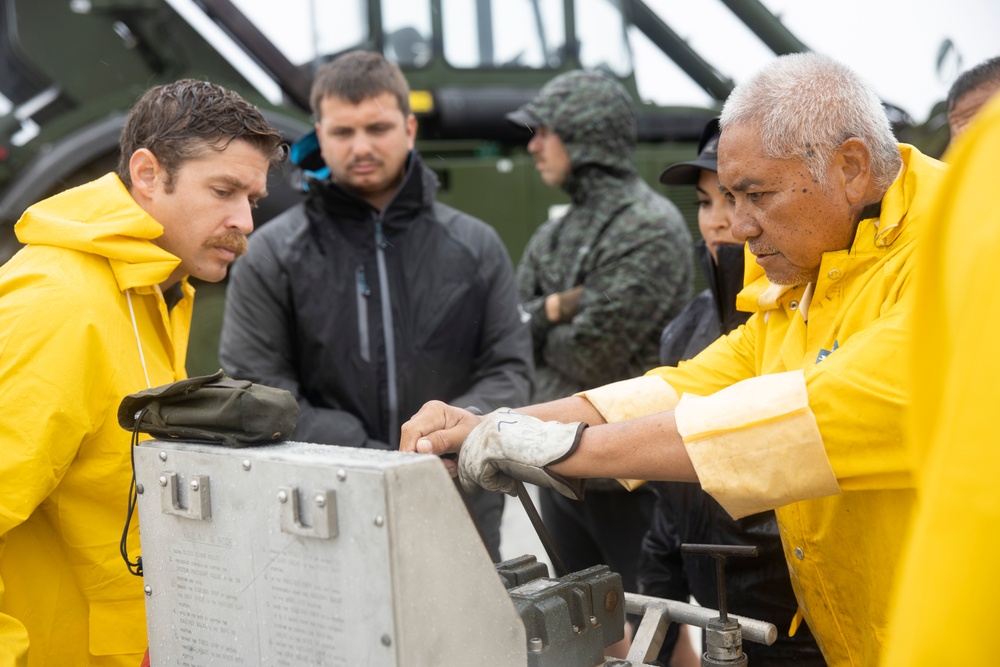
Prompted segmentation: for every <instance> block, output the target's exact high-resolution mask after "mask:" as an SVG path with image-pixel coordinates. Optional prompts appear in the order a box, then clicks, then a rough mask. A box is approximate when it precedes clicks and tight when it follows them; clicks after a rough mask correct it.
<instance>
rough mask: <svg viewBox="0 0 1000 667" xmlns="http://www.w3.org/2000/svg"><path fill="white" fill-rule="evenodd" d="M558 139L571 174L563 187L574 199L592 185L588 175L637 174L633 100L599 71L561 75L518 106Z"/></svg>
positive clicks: (617, 175) (623, 89) (618, 176)
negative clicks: (531, 98) (570, 165)
mask: <svg viewBox="0 0 1000 667" xmlns="http://www.w3.org/2000/svg"><path fill="white" fill-rule="evenodd" d="M523 110H524V111H525V112H527V113H528V114H530V115H531V116H533V117H535V118H536V119H537V120H538V122H539V123H540V124H542V125H546V126H547V127H548V128H549V129H550V130H552V131H553V132H555V133H556V135H557V136H558V137H559V138H560V139H561V140H562V142H563V144H564V145H565V147H566V152H567V153H568V154H569V159H570V163H571V164H572V166H573V168H572V172H571V173H570V174H569V176H568V177H567V178H566V181H565V182H564V183H563V185H562V188H563V190H565V191H566V192H567V193H569V195H570V197H572V199H573V202H574V203H579V202H581V201H583V199H584V198H585V195H586V193H587V192H588V191H589V190H590V189H591V187H590V186H592V185H593V184H592V183H589V181H591V180H592V176H591V174H594V173H595V172H596V173H604V174H609V175H611V176H613V177H615V178H616V179H617V178H623V177H627V176H635V175H637V174H638V172H637V170H636V166H635V153H634V151H635V141H636V126H635V116H634V109H633V105H632V98H631V96H630V95H629V94H628V91H626V90H625V88H623V87H622V86H621V84H619V83H618V82H617V81H615V80H614V79H612V78H610V77H608V76H606V75H604V74H602V73H600V72H585V71H580V70H576V71H572V72H567V73H565V74H561V75H560V76H557V77H556V78H554V79H552V80H551V81H549V82H548V83H547V84H545V86H544V87H543V88H542V90H541V92H540V93H539V95H538V97H537V98H536V99H535V100H533V101H532V102H529V103H528V104H526V105H525V106H524V107H523Z"/></svg>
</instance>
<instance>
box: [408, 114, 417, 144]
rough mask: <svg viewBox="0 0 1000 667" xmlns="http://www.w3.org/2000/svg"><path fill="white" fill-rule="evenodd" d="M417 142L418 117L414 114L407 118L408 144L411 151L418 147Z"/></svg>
mask: <svg viewBox="0 0 1000 667" xmlns="http://www.w3.org/2000/svg"><path fill="white" fill-rule="evenodd" d="M416 141H417V117H416V116H414V115H413V114H412V113H411V114H409V115H408V116H407V117H406V143H407V145H408V146H409V148H410V150H413V147H414V146H415V145H416Z"/></svg>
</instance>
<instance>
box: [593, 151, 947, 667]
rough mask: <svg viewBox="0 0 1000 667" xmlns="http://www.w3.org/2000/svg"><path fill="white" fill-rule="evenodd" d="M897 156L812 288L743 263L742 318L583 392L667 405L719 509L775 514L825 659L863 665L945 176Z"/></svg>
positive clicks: (881, 601) (612, 414) (885, 563)
mask: <svg viewBox="0 0 1000 667" xmlns="http://www.w3.org/2000/svg"><path fill="white" fill-rule="evenodd" d="M900 151H901V153H902V157H903V170H902V173H901V174H900V175H899V177H898V178H897V179H896V181H895V182H894V183H893V184H892V185H891V186H890V188H889V190H888V191H887V192H886V194H885V196H884V197H883V198H882V202H881V212H880V214H879V217H877V218H871V219H866V220H862V221H861V222H860V224H859V225H858V228H857V232H856V234H855V239H854V243H853V245H852V246H851V248H850V249H848V250H842V251H838V252H829V253H826V254H825V255H824V256H823V259H822V263H821V265H820V270H819V277H818V279H817V281H816V282H815V283H814V284H810V285H809V286H797V287H791V286H781V285H772V284H771V283H770V282H769V281H768V280H767V278H766V277H765V276H764V275H763V272H762V271H760V270H759V268H758V267H757V265H756V263H754V262H753V259H752V257H751V258H750V259H749V260H748V265H749V266H748V271H747V275H748V280H749V281H750V282H748V284H747V285H746V287H745V288H744V290H743V292H741V293H740V296H739V300H738V303H739V304H740V306H741V309H747V310H752V311H753V314H752V315H751V316H750V319H749V320H748V321H747V323H746V324H745V325H743V326H741V327H740V328H738V329H736V330H735V331H733V332H732V333H731V334H729V335H728V336H725V337H723V338H720V339H719V340H717V341H716V342H715V343H713V344H712V345H711V346H709V347H708V348H707V349H706V350H705V351H703V352H702V353H701V354H699V355H698V356H697V357H695V358H694V359H692V360H691V361H689V362H686V363H685V362H682V363H681V364H680V365H679V367H678V368H666V367H665V368H659V369H655V370H653V371H650V373H649V374H647V375H646V376H644V377H642V378H637V379H635V380H629V381H627V382H626V383H619V385H618V386H615V385H608V386H607V387H602V388H598V389H595V390H591V391H588V392H586V393H585V394H584V395H585V396H586V397H587V399H589V400H590V402H591V403H593V404H594V406H595V407H596V408H597V409H598V410H599V411H600V412H601V413H602V415H604V417H605V419H607V420H608V421H620V420H621V419H626V418H630V417H635V416H641V415H642V414H652V413H655V412H658V411H662V410H669V409H673V408H674V407H675V406H676V410H675V412H674V416H675V418H676V422H677V428H678V431H679V432H680V434H681V435H682V436H683V438H684V444H685V446H686V448H687V451H688V454H689V455H690V457H691V461H692V463H693V464H694V467H695V470H696V471H697V473H698V477H699V480H700V481H701V484H702V487H703V488H704V489H705V490H706V491H707V492H708V493H710V494H711V495H712V496H713V497H714V498H715V499H716V500H718V501H719V503H720V504H721V505H722V506H723V507H725V508H726V510H727V511H729V513H730V514H732V515H733V516H734V517H740V516H746V515H748V514H752V513H755V512H760V511H763V510H766V509H775V510H776V513H777V516H778V524H779V529H780V531H781V538H782V543H783V545H784V549H785V557H786V560H787V561H788V566H789V572H790V574H791V579H792V586H793V588H794V589H795V594H796V597H797V598H798V601H799V606H800V609H801V611H802V614H803V616H804V617H805V619H806V621H807V622H808V623H809V626H810V628H811V629H812V631H813V635H814V636H815V637H816V640H817V642H818V643H819V645H820V648H821V649H822V650H823V655H824V657H825V658H826V660H827V662H828V663H829V664H830V665H833V666H839V665H858V666H867V665H874V664H877V661H878V656H879V651H880V647H881V645H882V643H883V641H884V640H885V632H886V624H887V606H888V599H889V594H890V586H891V580H892V576H893V574H894V572H895V570H896V566H897V564H898V561H899V558H900V545H901V544H902V543H903V539H904V535H905V532H906V527H907V522H908V520H909V516H910V511H911V508H912V505H913V501H914V493H913V481H914V480H913V479H912V475H911V469H910V466H909V461H908V458H907V455H906V449H905V447H904V441H903V419H904V409H905V407H906V405H907V403H908V401H909V396H910V387H911V383H910V380H909V365H908V361H909V359H908V357H907V352H908V350H909V347H908V345H907V340H908V338H909V336H910V335H911V328H910V327H911V322H912V316H913V313H914V311H915V309H916V308H917V295H916V292H915V290H914V278H915V267H914V258H915V252H914V250H915V248H916V247H917V242H918V240H919V237H920V235H921V234H922V233H923V232H921V229H926V228H927V227H931V226H933V225H934V224H935V221H934V220H933V219H931V218H930V210H931V208H930V207H931V201H932V198H933V195H934V193H935V192H936V190H937V189H938V184H939V183H940V182H941V181H942V180H943V178H944V176H945V173H946V172H945V166H944V165H943V164H942V163H940V162H938V161H937V160H934V159H931V158H928V157H925V156H924V155H922V154H921V153H920V152H919V151H917V150H916V149H915V148H913V147H911V146H907V145H901V146H900ZM629 383H633V385H632V388H631V389H630V388H629V387H628V386H627V385H628V384H629ZM678 397H680V400H679V402H678ZM733 611H734V612H737V613H738V612H739V610H738V609H734V610H733ZM789 620H791V619H789ZM786 630H787V629H786V628H779V631H786Z"/></svg>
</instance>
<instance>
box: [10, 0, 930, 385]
mask: <svg viewBox="0 0 1000 667" xmlns="http://www.w3.org/2000/svg"><path fill="white" fill-rule="evenodd" d="M722 1H723V2H724V4H725V5H726V6H727V7H729V8H730V9H731V10H732V11H733V13H734V14H736V16H737V17H738V18H739V19H740V20H741V21H742V22H743V23H744V24H745V25H746V26H747V27H748V28H749V29H750V30H752V31H753V32H754V33H755V34H757V35H758V36H759V37H760V38H761V39H762V41H764V43H765V44H766V45H767V46H768V47H770V48H771V49H772V50H773V51H774V52H775V53H776V54H783V53H790V52H797V51H804V50H808V47H807V46H806V45H805V44H803V43H802V42H801V41H799V40H798V39H797V38H796V37H795V36H794V35H792V34H791V33H790V32H789V31H788V30H787V29H786V28H785V27H784V26H783V25H782V24H781V22H780V21H779V20H778V19H777V18H776V17H775V16H774V15H773V14H771V13H770V12H769V11H768V10H767V8H766V7H764V5H762V4H761V3H760V2H759V0H722ZM633 29H637V30H638V31H640V32H641V33H642V34H644V35H645V36H646V37H647V38H648V39H649V40H650V41H651V42H652V43H653V44H654V45H656V46H657V47H659V48H660V49H661V50H662V51H663V52H664V53H665V54H666V55H667V56H669V57H670V58H671V59H672V60H673V61H674V62H675V63H677V65H678V66H679V67H680V69H681V70H683V71H684V72H685V73H687V74H688V75H689V76H690V77H691V79H692V80H694V81H695V82H696V83H697V84H698V85H699V86H701V87H702V88H703V89H704V90H705V91H706V92H707V93H708V95H709V97H710V98H711V99H712V100H714V103H711V104H709V105H706V106H704V107H690V106H659V105H654V104H650V103H646V102H643V101H641V100H640V97H639V93H638V88H637V84H636V77H635V70H634V63H633V57H632V53H633V51H632V48H631V45H630V43H629V33H630V30H633ZM358 48H362V49H372V50H377V51H380V52H382V53H384V54H385V55H386V56H387V57H388V58H389V59H391V60H393V61H395V62H397V63H399V64H400V66H401V67H402V68H403V69H404V71H405V73H406V76H407V78H408V80H409V81H410V84H411V86H412V88H413V94H412V105H413V108H414V111H415V113H416V114H417V117H418V119H419V128H420V129H419V133H418V148H419V150H420V151H421V152H422V154H423V155H424V156H425V158H426V161H427V163H428V164H429V165H430V166H431V167H432V168H433V169H435V171H436V172H437V174H438V177H439V179H440V181H441V190H440V195H439V196H440V199H441V200H442V201H444V202H446V203H449V204H452V205H454V206H456V207H458V208H460V209H462V210H465V211H467V212H469V213H471V214H473V215H476V216H478V217H480V218H482V219H484V220H486V221H487V222H489V223H491V224H492V225H494V226H495V227H496V228H497V230H498V231H499V233H500V235H501V237H502V238H503V239H504V241H505V242H506V244H507V246H508V248H509V250H510V254H511V257H512V259H513V260H514V261H517V259H518V258H519V256H520V254H521V251H522V250H523V247H524V245H525V243H526V242H527V240H528V238H529V237H530V235H531V233H532V232H533V231H534V229H535V228H536V227H537V225H538V224H540V223H541V222H542V221H544V220H545V219H546V218H547V217H548V215H549V210H550V207H551V206H553V205H557V204H560V203H564V202H565V201H566V199H565V197H564V196H563V195H562V193H560V192H558V191H556V190H553V189H552V188H549V187H547V186H545V185H544V184H543V183H542V182H541V180H540V179H539V178H538V177H537V175H536V174H535V170H534V168H533V165H532V161H531V159H530V157H529V156H528V155H527V154H526V152H525V143H526V141H527V139H528V138H529V135H528V134H527V132H525V131H523V130H520V129H519V128H516V127H514V126H513V125H511V124H510V123H508V122H507V121H506V120H505V119H504V113H505V112H507V111H511V110H513V109H515V108H516V107H518V106H519V105H520V104H522V103H524V102H525V101H527V100H529V99H531V98H532V97H533V96H534V95H535V94H536V93H537V91H538V89H539V88H540V87H541V86H542V85H543V84H544V83H545V82H546V81H548V80H549V79H551V78H552V77H553V76H555V75H556V74H558V73H560V72H563V71H567V70H570V69H576V68H581V67H582V68H601V69H603V70H606V71H608V72H610V73H612V74H613V75H615V76H616V77H617V78H618V79H619V80H620V81H621V82H622V83H623V84H624V85H625V87H626V88H627V89H628V90H629V91H630V92H631V93H632V95H633V96H634V98H635V100H636V108H637V116H638V128H639V148H638V161H639V167H640V172H641V173H642V175H643V176H644V177H645V178H646V179H647V181H649V182H651V183H656V181H657V176H658V174H659V172H660V171H661V170H662V168H663V166H664V165H666V164H668V163H670V162H674V161H678V160H683V159H689V158H690V157H692V156H693V154H694V151H695V145H696V142H697V140H698V137H699V136H700V133H701V129H702V127H703V126H704V123H705V121H706V120H707V119H708V118H709V117H711V116H712V115H715V114H716V113H717V112H718V110H719V108H720V107H721V103H722V101H723V100H724V99H725V98H726V96H727V95H728V94H729V92H730V91H731V90H732V87H733V83H732V81H730V80H729V79H728V78H727V77H725V76H724V75H722V74H721V73H720V72H719V71H717V70H716V69H715V68H714V67H713V66H712V65H710V64H709V63H707V62H706V61H705V60H704V59H703V58H702V57H701V56H700V55H699V54H698V53H696V52H695V51H694V50H693V49H692V48H691V47H690V46H689V45H688V44H687V42H686V41H685V40H683V39H682V38H681V37H680V36H679V35H677V33H675V32H674V31H673V30H671V28H670V27H669V26H668V25H667V24H666V23H664V22H663V21H662V20H661V19H660V18H659V17H658V16H657V15H656V13H655V12H653V11H652V10H651V9H650V8H649V7H648V6H647V5H646V4H645V3H644V2H643V1H642V0H349V1H342V2H336V3H333V2H315V1H312V2H308V3H301V2H300V3H298V4H296V3H294V2H286V3H272V2H264V1H263V0H0V53H2V63H3V64H2V68H0V261H5V260H6V259H7V258H8V257H9V256H10V255H12V254H13V252H15V251H16V249H17V242H16V240H15V238H14V235H13V224H14V222H16V220H17V219H18V217H19V216H20V215H21V213H22V212H23V211H24V209H25V208H26V207H27V206H29V205H30V204H32V203H33V202H35V201H38V200H40V199H42V198H44V197H46V196H48V195H50V194H53V193H54V192H57V191H60V190H62V189H65V188H66V187H69V186H73V185H77V184H79V183H83V182H85V181H87V180H90V179H92V178H94V177H96V176H98V175H100V174H103V173H105V172H107V171H110V170H112V169H113V168H114V165H115V164H116V162H117V135H118V132H119V129H120V127H121V124H122V121H123V119H124V115H125V113H126V111H127V109H128V107H129V105H130V104H131V103H132V102H133V101H134V100H135V99H136V98H137V97H138V96H139V95H140V94H141V93H142V92H143V91H144V90H145V89H146V88H147V87H149V86H150V85H154V84H157V83H162V82H167V81H172V80H176V79H179V78H182V77H196V78H206V79H209V80H212V81H215V82H217V83H220V84H223V85H226V86H228V87H231V88H233V89H235V90H238V91H240V92H241V93H242V94H244V95H245V96H246V97H247V98H248V99H251V100H252V101H254V102H255V103H257V104H258V105H259V106H260V107H261V108H262V109H263V110H264V112H265V114H266V115H267V116H268V118H269V119H270V120H271V121H272V123H274V124H275V125H276V126H277V127H279V128H280V129H281V130H282V132H283V133H284V134H285V135H286V137H287V138H288V139H289V141H294V140H295V139H297V138H299V137H300V136H302V135H303V134H305V133H307V132H308V131H309V130H310V129H311V121H310V111H309V105H308V91H309V85H310V82H311V79H312V72H313V71H314V69H315V67H316V66H318V64H320V63H322V62H325V61H327V60H329V59H331V58H335V57H336V56H337V55H338V54H339V53H343V52H345V51H348V50H352V49H358ZM890 112H891V113H893V116H894V121H895V122H896V123H897V127H898V128H899V129H900V130H901V134H904V136H905V131H908V130H910V129H912V127H913V123H912V121H911V120H910V119H909V118H908V117H907V116H906V115H905V113H903V112H901V111H899V110H896V109H894V108H890ZM945 131H946V128H945ZM945 140H946V139H945ZM911 141H913V140H912V139H911ZM913 143H918V145H919V144H920V142H919V141H913ZM942 147H943V145H942ZM932 153H933V151H932ZM295 171H296V170H295V169H294V168H292V167H288V168H286V169H285V171H284V172H283V173H281V174H275V175H274V176H273V178H272V182H270V183H269V191H270V192H271V193H272V194H271V196H269V197H268V198H267V199H265V200H264V202H263V203H262V206H261V208H260V209H259V211H258V212H257V220H256V221H257V224H258V225H259V224H263V223H265V222H266V221H267V220H268V219H269V218H270V217H272V216H273V215H275V214H276V213H278V212H280V211H282V210H284V209H285V208H287V207H288V206H289V205H291V204H292V203H294V202H295V201H297V200H298V199H299V198H300V196H301V193H300V189H299V188H298V186H297V183H296V180H297V179H296V178H295V176H296V174H295ZM665 193H666V194H667V196H668V197H670V198H671V199H673V200H674V201H675V203H677V204H678V205H679V206H680V207H681V209H682V211H683V212H684V214H685V217H686V218H687V220H688V222H689V225H690V226H691V229H692V232H693V233H694V235H695V236H697V232H696V221H695V218H696V213H695V207H694V201H693V199H694V198H693V197H692V196H691V193H690V192H689V189H688V188H679V189H677V190H676V191H675V190H673V189H671V188H666V189H665ZM223 294H224V285H199V299H198V305H197V311H196V315H195V322H196V324H195V330H194V331H193V332H192V341H191V351H190V354H189V372H191V373H201V372H211V371H213V370H215V368H217V367H218V362H217V359H216V346H217V340H218V331H219V327H220V319H221V311H222V309H221V301H222V298H223Z"/></svg>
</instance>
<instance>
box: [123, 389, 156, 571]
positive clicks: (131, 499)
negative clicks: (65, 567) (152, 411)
mask: <svg viewBox="0 0 1000 667" xmlns="http://www.w3.org/2000/svg"><path fill="white" fill-rule="evenodd" d="M148 410H149V406H148V405H147V406H145V407H143V409H142V410H140V411H139V413H138V414H136V416H135V426H133V427H132V441H131V442H130V443H129V457H130V458H131V461H132V481H131V482H129V487H128V513H127V514H126V515H125V528H124V529H122V539H121V542H119V543H118V551H119V553H121V555H122V560H124V561H125V566H126V567H127V568H128V571H129V572H131V573H132V574H134V575H135V576H137V577H141V576H142V556H139V557H138V558H136V559H135V561H134V562H133V561H132V560H129V557H128V527H129V524H131V523H132V514H133V513H135V508H136V505H137V504H138V502H139V494H138V490H137V489H136V484H135V448H136V445H138V444H139V423H140V422H142V418H143V416H144V415H145V413H146V412H147V411H148Z"/></svg>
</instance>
